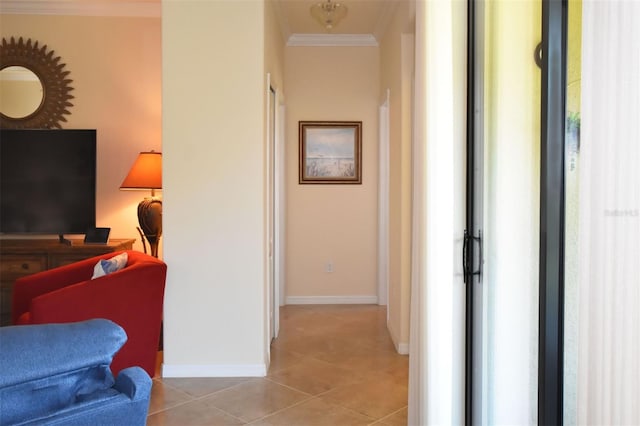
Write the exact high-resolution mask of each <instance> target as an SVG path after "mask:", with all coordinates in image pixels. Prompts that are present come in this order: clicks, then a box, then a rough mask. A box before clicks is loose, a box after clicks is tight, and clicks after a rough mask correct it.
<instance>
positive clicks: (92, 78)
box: [0, 15, 162, 250]
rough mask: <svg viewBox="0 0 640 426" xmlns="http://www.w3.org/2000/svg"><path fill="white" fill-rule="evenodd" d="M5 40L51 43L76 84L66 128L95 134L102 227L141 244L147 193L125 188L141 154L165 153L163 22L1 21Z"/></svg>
mask: <svg viewBox="0 0 640 426" xmlns="http://www.w3.org/2000/svg"><path fill="white" fill-rule="evenodd" d="M0 34H1V35H2V37H4V38H8V37H11V36H14V37H20V36H22V37H24V38H25V39H26V38H31V39H32V40H34V41H35V40H37V41H38V42H39V43H40V45H43V44H46V45H47V46H48V49H49V50H53V51H54V52H55V53H54V54H55V55H56V56H60V57H61V58H62V59H61V62H64V63H66V65H67V66H66V69H67V70H68V71H70V72H71V73H70V75H69V78H70V79H72V80H73V82H72V83H71V86H72V87H73V88H74V90H73V91H72V92H71V94H72V95H73V96H74V97H75V99H73V100H72V101H71V102H72V103H73V104H74V106H73V107H71V109H70V112H71V115H68V116H66V118H67V120H68V121H67V123H64V124H63V127H64V128H66V129H80V128H90V129H97V134H98V142H97V156H98V158H97V167H98V170H97V206H96V209H97V217H96V221H97V225H98V226H108V227H111V228H112V230H111V237H113V238H137V240H138V241H137V242H136V246H135V247H134V248H136V249H139V250H142V245H141V244H140V242H139V240H140V237H139V236H138V233H137V231H136V226H137V224H138V220H137V216H136V211H137V210H136V209H137V204H138V203H139V202H140V200H141V199H142V198H143V197H144V196H147V195H149V194H148V193H146V192H138V191H120V190H119V187H120V184H121V183H122V180H123V179H124V177H125V176H126V174H127V172H128V170H129V167H131V165H132V164H133V161H134V160H135V158H136V156H137V154H138V153H139V152H140V151H147V150H150V149H155V150H156V151H161V150H162V131H161V108H162V105H161V87H160V84H161V83H160V82H161V67H160V54H161V39H160V19H159V18H134V17H86V16H36V15H1V16H0Z"/></svg>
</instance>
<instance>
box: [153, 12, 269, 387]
mask: <svg viewBox="0 0 640 426" xmlns="http://www.w3.org/2000/svg"><path fill="white" fill-rule="evenodd" d="M162 6H163V26H162V34H163V48H162V60H163V64H162V69H163V132H164V152H165V156H164V161H165V164H164V168H165V175H164V199H165V203H164V232H165V241H166V246H165V256H164V257H165V260H166V261H167V263H168V264H169V265H170V267H169V270H168V277H167V289H166V297H165V329H164V330H165V352H164V355H165V359H164V360H165V365H164V369H163V374H165V375H167V376H185V375H186V376H252V375H253V376H255V375H264V374H265V368H266V350H265V345H264V334H265V333H264V330H265V324H264V321H265V262H266V256H265V254H266V250H265V247H266V243H265V208H264V204H265V184H264V181H265V155H264V153H265V142H264V140H265V139H264V124H265V120H264V117H265V102H266V101H265V91H266V87H265V74H266V72H265V57H264V56H265V42H264V31H265V16H264V14H265V7H264V4H263V3H262V2H244V1H215V2H203V1H180V2H176V1H172V0H167V1H163V3H162Z"/></svg>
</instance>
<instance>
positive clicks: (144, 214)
mask: <svg viewBox="0 0 640 426" xmlns="http://www.w3.org/2000/svg"><path fill="white" fill-rule="evenodd" d="M120 189H132V190H140V189H150V190H151V197H145V199H144V200H142V201H141V202H140V204H138V222H139V223H140V227H138V228H137V229H138V232H139V233H140V237H141V238H142V246H143V248H144V252H145V253H146V252H147V245H146V244H145V238H146V240H147V241H148V242H149V250H150V251H151V255H152V256H155V257H158V244H159V243H160V236H161V235H162V201H161V200H160V199H159V198H156V196H155V195H156V194H155V190H156V189H162V153H161V152H154V151H150V152H141V153H140V154H138V158H136V161H135V162H134V163H133V166H131V170H129V174H127V177H126V178H124V180H123V181H122V185H120ZM140 228H142V230H140Z"/></svg>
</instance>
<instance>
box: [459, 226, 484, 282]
mask: <svg viewBox="0 0 640 426" xmlns="http://www.w3.org/2000/svg"><path fill="white" fill-rule="evenodd" d="M470 241H471V243H472V244H473V243H474V242H477V243H478V268H474V267H473V259H471V260H470V259H469V256H468V254H469V251H468V247H469V242H470ZM462 271H463V274H464V282H465V284H466V283H468V278H470V277H472V276H474V275H481V274H482V231H480V230H479V231H478V236H477V237H474V236H472V235H470V234H469V231H468V230H466V229H465V230H464V239H463V243H462Z"/></svg>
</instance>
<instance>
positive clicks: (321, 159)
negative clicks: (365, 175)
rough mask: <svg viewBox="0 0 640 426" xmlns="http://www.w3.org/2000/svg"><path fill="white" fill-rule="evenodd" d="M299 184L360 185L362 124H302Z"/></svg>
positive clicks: (341, 122)
mask: <svg viewBox="0 0 640 426" xmlns="http://www.w3.org/2000/svg"><path fill="white" fill-rule="evenodd" d="M298 155H299V162H298V164H299V168H298V183H300V184H361V183H362V121H299V122H298Z"/></svg>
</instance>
